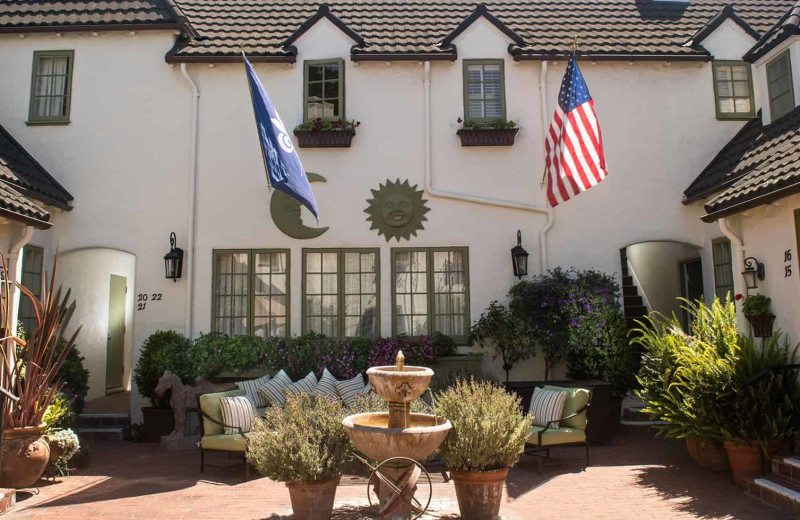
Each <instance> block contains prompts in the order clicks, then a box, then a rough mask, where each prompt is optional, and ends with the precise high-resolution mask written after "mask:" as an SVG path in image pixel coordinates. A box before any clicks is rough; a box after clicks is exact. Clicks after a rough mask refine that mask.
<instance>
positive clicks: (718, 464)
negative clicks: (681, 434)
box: [686, 435, 731, 471]
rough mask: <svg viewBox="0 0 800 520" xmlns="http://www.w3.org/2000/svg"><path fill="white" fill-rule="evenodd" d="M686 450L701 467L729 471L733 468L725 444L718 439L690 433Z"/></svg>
mask: <svg viewBox="0 0 800 520" xmlns="http://www.w3.org/2000/svg"><path fill="white" fill-rule="evenodd" d="M686 451H687V452H689V456H690V457H691V458H692V460H693V461H694V462H695V463H696V464H697V465H698V466H700V467H701V468H704V469H710V470H712V471H728V470H729V469H730V468H731V467H730V464H728V455H727V453H726V451H725V446H723V444H722V443H721V442H719V441H717V440H714V439H704V438H700V437H697V436H694V435H688V436H687V437H686Z"/></svg>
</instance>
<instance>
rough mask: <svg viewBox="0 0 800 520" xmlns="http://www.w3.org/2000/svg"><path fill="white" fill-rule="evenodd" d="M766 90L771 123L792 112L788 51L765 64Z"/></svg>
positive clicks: (792, 101) (790, 70) (792, 97)
mask: <svg viewBox="0 0 800 520" xmlns="http://www.w3.org/2000/svg"><path fill="white" fill-rule="evenodd" d="M767 90H768V92H769V112H770V115H771V116H772V120H773V121H775V120H776V119H778V118H780V117H782V116H785V115H786V114H788V113H789V112H791V111H792V110H794V90H793V88H792V66H791V63H790V62H789V51H786V52H784V53H783V54H781V55H780V56H778V57H777V58H775V59H774V60H772V61H771V62H769V63H768V64H767Z"/></svg>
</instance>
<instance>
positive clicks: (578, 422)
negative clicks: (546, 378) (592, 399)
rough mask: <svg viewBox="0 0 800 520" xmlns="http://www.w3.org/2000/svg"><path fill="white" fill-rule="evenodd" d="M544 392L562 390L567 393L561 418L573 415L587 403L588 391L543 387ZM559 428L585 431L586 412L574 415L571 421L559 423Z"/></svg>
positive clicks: (561, 387)
mask: <svg viewBox="0 0 800 520" xmlns="http://www.w3.org/2000/svg"><path fill="white" fill-rule="evenodd" d="M544 389H545V390H564V391H566V392H567V398H566V399H565V400H564V411H563V412H562V415H561V417H567V416H569V415H572V414H574V413H575V412H577V411H578V410H580V409H581V408H583V407H584V406H586V403H588V402H589V391H588V390H586V389H585V388H568V387H563V386H551V385H545V386H544ZM559 426H561V427H562V428H577V429H579V430H585V429H586V411H585V410H584V411H583V412H581V413H580V414H578V415H576V416H575V417H573V418H572V419H567V420H566V421H561V422H560V423H559Z"/></svg>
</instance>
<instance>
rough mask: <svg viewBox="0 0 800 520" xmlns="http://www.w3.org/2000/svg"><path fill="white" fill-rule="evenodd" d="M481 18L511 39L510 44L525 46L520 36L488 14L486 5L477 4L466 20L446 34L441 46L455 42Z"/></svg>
mask: <svg viewBox="0 0 800 520" xmlns="http://www.w3.org/2000/svg"><path fill="white" fill-rule="evenodd" d="M481 17H483V18H485V19H486V20H488V21H489V23H491V24H492V25H494V26H495V28H497V30H498V31H500V32H502V33H503V34H505V35H506V36H508V38H509V39H511V41H512V42H514V43H515V44H516V45H518V46H523V45H525V41H524V40H523V39H522V36H520V35H519V34H517V33H516V32H515V31H514V30H513V29H511V28H510V27H509V26H507V25H506V24H504V23H503V22H502V21H501V20H500V19H499V18H497V17H496V16H494V15H493V14H492V13H490V12H489V10H488V9H487V8H486V5H485V4H478V7H476V8H475V10H474V11H472V13H470V15H469V16H467V17H466V18H464V19H463V20H462V21H461V23H459V24H458V25H457V26H456V28H455V29H453V30H452V31H451V32H450V34H448V35H447V36H445V37H444V39H443V40H442V45H443V46H448V45H450V44H451V43H452V42H453V40H455V39H456V38H458V36H459V35H460V34H461V33H463V32H464V31H466V30H467V28H468V27H469V26H470V25H472V24H473V23H475V21H476V20H477V19H478V18H481Z"/></svg>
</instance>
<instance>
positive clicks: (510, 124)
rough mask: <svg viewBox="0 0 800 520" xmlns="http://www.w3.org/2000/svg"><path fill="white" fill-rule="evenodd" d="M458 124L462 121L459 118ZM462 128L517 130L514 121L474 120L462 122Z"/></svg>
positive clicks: (500, 119) (517, 126)
mask: <svg viewBox="0 0 800 520" xmlns="http://www.w3.org/2000/svg"><path fill="white" fill-rule="evenodd" d="M458 122H459V123H461V122H462V120H461V118H460V117H459V118H458ZM463 123H464V125H463V127H464V128H467V129H481V128H490V129H493V130H503V129H509V128H519V125H518V124H517V123H516V122H515V121H506V120H505V119H502V118H499V119H492V120H491V121H475V120H474V119H467V120H466V121H463Z"/></svg>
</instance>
